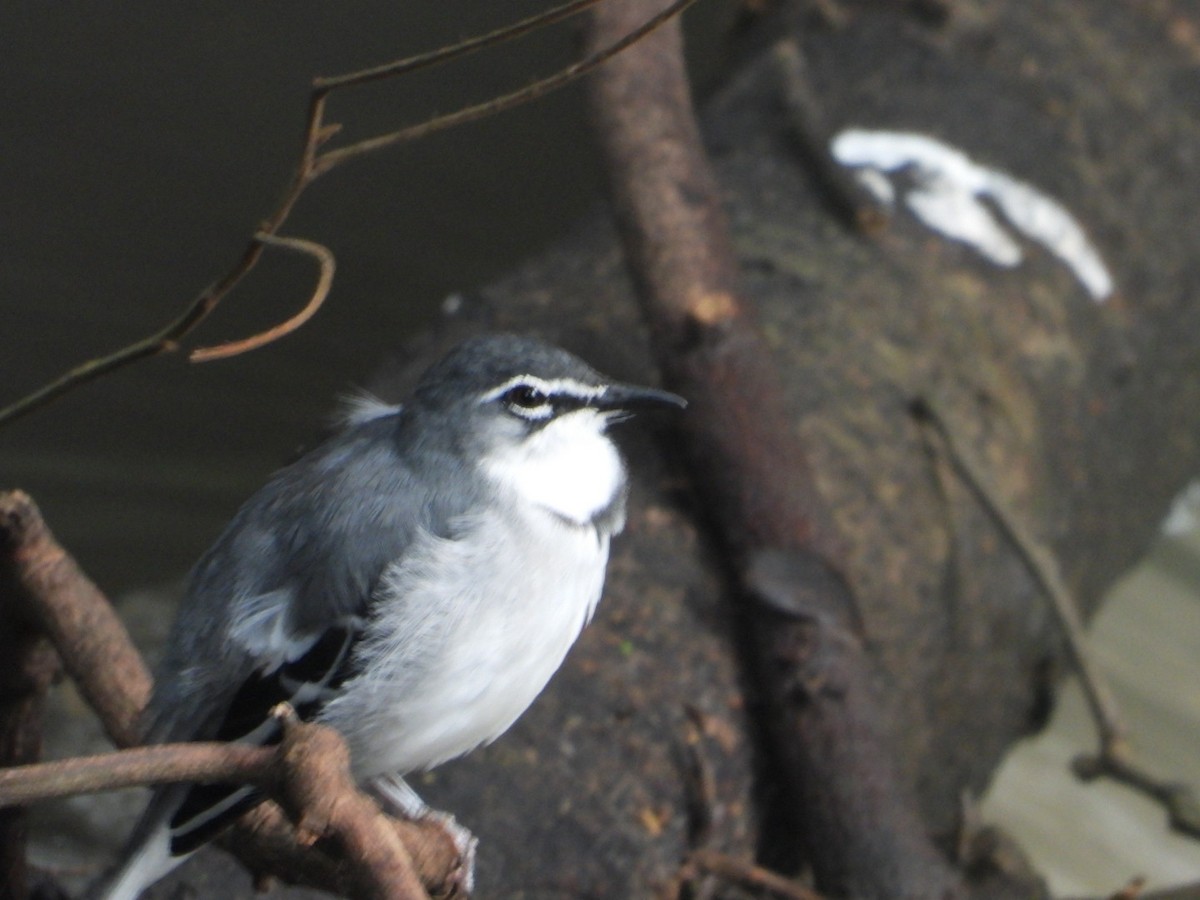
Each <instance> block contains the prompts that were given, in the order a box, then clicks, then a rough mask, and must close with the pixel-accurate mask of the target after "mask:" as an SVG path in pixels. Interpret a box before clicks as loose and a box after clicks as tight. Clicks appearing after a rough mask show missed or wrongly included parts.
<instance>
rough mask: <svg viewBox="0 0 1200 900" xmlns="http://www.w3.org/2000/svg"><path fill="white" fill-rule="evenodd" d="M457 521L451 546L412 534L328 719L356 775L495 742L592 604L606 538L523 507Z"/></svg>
mask: <svg viewBox="0 0 1200 900" xmlns="http://www.w3.org/2000/svg"><path fill="white" fill-rule="evenodd" d="M464 525H465V526H466V527H465V533H464V534H463V536H462V537H461V538H459V539H456V540H445V539H440V538H435V537H433V536H431V535H425V536H423V537H422V538H419V539H418V541H417V546H415V547H414V548H413V550H412V552H410V553H409V554H407V555H406V561H405V562H402V563H400V564H398V565H396V566H393V567H392V569H390V570H389V571H388V573H387V576H386V578H385V584H384V587H383V591H382V594H381V596H380V598H379V603H378V606H377V610H378V612H377V614H376V616H375V617H374V618H373V619H372V621H371V623H370V625H369V626H368V631H367V634H366V636H365V637H364V640H363V643H362V645H361V646H360V648H359V655H360V657H365V658H369V659H371V660H372V663H371V671H370V673H369V674H365V675H362V676H359V677H358V678H355V679H353V680H351V681H350V682H348V683H347V684H346V686H345V691H344V693H343V695H342V696H340V697H338V698H337V699H335V700H333V701H332V702H330V703H329V704H328V705H327V706H326V707H325V709H324V711H323V712H322V715H321V718H322V719H323V720H324V721H326V722H328V723H329V724H332V725H334V726H335V727H336V728H338V729H339V730H340V731H341V732H342V733H343V734H344V735H345V736H346V738H347V740H348V741H349V743H350V747H351V753H352V755H353V761H354V769H355V774H356V775H357V776H358V777H359V778H360V779H366V778H370V777H373V776H375V775H379V774H384V773H391V772H398V773H404V772H409V771H413V770H416V769H424V768H429V767H432V766H435V765H437V764H438V763H440V762H443V761H445V760H447V759H452V758H454V757H456V756H460V755H462V754H463V753H466V752H467V751H469V750H471V749H473V748H474V747H476V746H478V745H479V744H481V743H486V742H489V741H492V740H494V739H495V738H497V737H499V736H500V735H501V734H503V733H504V732H505V731H506V730H507V729H508V727H509V726H510V725H511V724H512V723H513V722H514V721H515V720H516V718H517V717H518V716H519V715H520V714H521V713H522V712H524V711H525V709H526V708H527V707H528V706H529V704H530V703H532V702H533V700H534V699H535V698H536V697H537V695H538V694H539V693H540V692H541V690H542V688H543V687H544V686H545V684H546V682H547V681H548V680H549V679H550V676H551V675H553V674H554V672H555V671H556V670H557V669H558V667H559V665H560V664H561V663H562V660H563V658H564V657H565V656H566V653H567V651H568V649H570V647H571V644H573V643H574V641H575V639H576V637H578V635H579V632H580V631H581V630H582V628H583V626H584V625H585V624H586V623H587V621H588V620H589V619H590V618H591V615H592V612H593V611H594V609H595V607H596V603H597V602H598V601H599V599H600V592H601V589H602V587H603V583H604V569H605V565H606V563H607V561H608V545H609V538H608V535H607V534H602V533H599V532H597V530H596V529H595V528H593V527H591V526H587V527H580V526H574V525H570V524H568V523H565V522H563V521H562V519H560V518H558V515H557V514H551V513H550V512H548V511H547V510H544V509H541V508H537V507H530V506H527V505H524V504H512V505H511V506H508V508H504V507H500V508H497V509H495V510H493V511H491V512H490V513H487V514H484V515H481V516H479V517H476V518H475V519H474V520H472V521H471V522H468V523H464ZM416 560H420V562H416Z"/></svg>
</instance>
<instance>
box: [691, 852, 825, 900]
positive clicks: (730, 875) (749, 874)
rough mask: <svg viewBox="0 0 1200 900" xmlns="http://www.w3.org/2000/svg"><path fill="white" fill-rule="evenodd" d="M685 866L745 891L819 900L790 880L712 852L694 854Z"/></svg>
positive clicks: (809, 889)
mask: <svg viewBox="0 0 1200 900" xmlns="http://www.w3.org/2000/svg"><path fill="white" fill-rule="evenodd" d="M688 862H689V864H690V865H691V866H692V867H694V868H696V869H700V870H701V871H704V872H710V873H711V874H713V875H718V876H720V877H721V878H724V879H725V880H726V881H735V882H737V883H739V884H742V885H744V886H746V887H749V888H754V889H756V890H762V891H767V892H769V893H771V894H774V895H775V896H776V897H783V898H785V900H823V898H822V896H821V895H820V894H818V893H817V892H816V891H814V890H812V889H811V888H807V887H805V886H804V885H802V884H800V883H799V882H796V881H793V880H792V879H790V878H785V877H784V876H782V875H780V874H778V873H777V872H772V871H770V870H769V869H764V868H763V867H762V866H758V865H755V864H754V863H752V862H747V861H745V860H740V859H738V858H736V857H733V856H729V855H728V854H726V853H719V852H717V851H716V850H697V851H696V852H695V853H693V854H692V855H691V856H690V857H688Z"/></svg>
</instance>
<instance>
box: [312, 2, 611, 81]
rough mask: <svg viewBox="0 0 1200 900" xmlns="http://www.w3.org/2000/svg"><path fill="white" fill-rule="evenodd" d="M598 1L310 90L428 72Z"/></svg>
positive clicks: (548, 13)
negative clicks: (425, 70) (422, 71)
mask: <svg viewBox="0 0 1200 900" xmlns="http://www.w3.org/2000/svg"><path fill="white" fill-rule="evenodd" d="M599 2H600V0H573V2H571V3H564V4H562V5H561V6H556V7H554V8H553V9H548V10H546V11H545V12H541V13H538V14H536V15H533V16H530V17H529V18H528V19H522V20H521V21H520V22H514V23H513V24H512V25H505V26H504V27H503V28H498V29H496V30H495V31H490V32H488V33H487V34H481V35H479V36H477V37H473V38H467V39H466V40H465V41H459V42H458V43H457V44H452V45H451V46H449V47H441V48H439V49H437V50H431V51H430V52H428V53H422V54H419V55H418V56H410V57H408V58H407V59H401V60H397V61H396V62H390V63H385V64H384V65H382V66H372V67H371V68H369V69H360V70H359V71H357V72H348V73H346V74H344V75H334V76H332V77H329V78H316V79H314V80H313V88H314V89H316V90H317V91H324V92H329V91H333V90H337V89H338V88H344V87H351V86H353V85H358V84H366V83H367V82H370V81H379V80H381V79H383V78H392V77H395V76H397V75H404V74H406V73H408V72H415V71H416V70H418V69H427V68H429V67H431V66H437V65H441V64H442V63H447V62H450V61H451V60H454V59H458V58H460V57H463V56H466V55H468V54H470V53H475V52H477V51H479V50H483V49H484V48H486V47H493V46H495V45H496V44H500V43H503V42H504V41H511V40H514V39H516V38H519V37H524V36H525V35H527V34H529V33H530V32H533V31H536V30H537V29H539V28H542V27H543V26H546V25H553V24H554V23H555V22H561V21H562V20H563V19H566V18H569V17H570V16H573V15H575V14H576V13H579V12H583V11H584V10H585V9H587V8H588V7H589V6H592V5H593V4H596V3H599Z"/></svg>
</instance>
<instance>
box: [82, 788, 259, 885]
mask: <svg viewBox="0 0 1200 900" xmlns="http://www.w3.org/2000/svg"><path fill="white" fill-rule="evenodd" d="M262 801H263V794H262V793H261V792H260V791H259V790H258V789H257V788H254V787H250V786H248V785H227V784H176V785H168V786H166V787H163V788H160V789H159V790H158V791H156V792H155V794H154V796H153V797H152V798H151V800H150V805H149V806H148V807H146V811H145V813H143V814H142V818H141V820H140V821H139V822H138V824H137V826H136V827H135V828H134V829H133V834H132V835H130V838H129V841H128V842H127V843H126V845H125V849H124V851H123V852H122V854H121V859H120V861H119V862H118V863H117V865H116V866H115V867H114V868H113V869H112V870H111V871H110V872H109V873H108V874H107V875H105V876H104V877H103V878H101V879H100V880H99V881H98V882H97V883H96V884H94V885H93V886H92V887H91V889H90V890H89V891H88V893H87V894H86V895H85V900H137V898H138V896H140V895H141V893H142V891H144V890H146V888H148V887H149V886H150V885H152V884H154V882H156V881H158V880H159V879H160V878H162V877H163V876H164V875H166V874H167V873H168V872H170V871H171V870H172V869H174V868H175V867H176V866H178V865H179V864H180V863H182V862H183V861H184V860H185V859H187V858H188V857H189V856H191V855H192V854H193V853H194V852H196V850H198V849H199V848H200V847H202V846H203V845H204V844H206V843H208V841H210V840H211V839H212V838H214V837H215V836H216V835H217V834H219V833H220V832H221V831H223V830H224V829H225V827H226V826H227V825H229V824H230V823H231V822H233V821H234V820H235V819H237V817H238V816H240V815H241V814H242V813H243V812H245V811H246V810H248V809H251V808H253V807H255V806H257V805H258V804H259V803H261V802H262Z"/></svg>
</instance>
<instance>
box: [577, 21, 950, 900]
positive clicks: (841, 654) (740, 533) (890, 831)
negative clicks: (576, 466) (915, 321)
mask: <svg viewBox="0 0 1200 900" xmlns="http://www.w3.org/2000/svg"><path fill="white" fill-rule="evenodd" d="M647 5H648V3H647V0H612V2H608V3H604V4H602V5H601V6H599V7H597V8H596V9H595V10H594V11H593V13H592V21H593V23H594V24H593V33H592V35H591V37H590V40H591V41H592V42H593V43H602V42H605V41H607V40H609V39H610V38H611V36H612V35H613V34H620V33H623V32H624V31H625V30H627V29H628V27H629V23H630V22H631V21H635V20H639V19H641V18H642V17H644V16H645V14H646V8H647ZM591 87H592V91H591V100H592V106H593V118H594V123H595V130H596V133H597V136H598V139H599V141H600V142H601V145H602V147H603V150H604V152H605V155H606V157H607V166H606V169H607V172H608V175H609V179H610V192H611V194H612V196H613V204H614V208H615V212H616V216H617V222H618V225H619V228H620V232H621V236H622V239H623V241H624V246H625V251H626V257H627V259H628V260H629V265H630V269H631V274H632V276H633V279H634V282H635V285H636V286H637V289H638V295H639V298H640V300H641V302H642V305H643V308H644V310H645V315H646V318H647V319H648V321H649V323H650V326H651V329H652V332H653V334H654V337H655V341H654V347H655V350H656V352H657V353H658V357H659V362H660V364H661V366H662V369H663V372H664V377H665V379H666V381H667V382H668V384H669V385H670V386H671V387H672V389H673V390H676V391H678V392H679V393H681V394H683V395H684V396H686V397H687V398H688V400H689V401H690V403H691V407H690V409H689V411H688V415H687V416H686V417H683V421H682V423H681V424H682V427H683V428H684V429H685V431H686V435H685V440H684V441H683V444H684V446H685V447H687V448H689V449H690V450H692V451H693V452H692V455H691V456H690V458H689V462H690V464H691V467H692V470H693V480H694V483H695V484H697V485H703V486H704V491H705V496H704V497H703V501H704V503H705V505H706V506H707V507H708V509H709V511H710V512H711V513H712V516H713V519H714V521H715V522H716V523H717V527H718V529H719V531H720V535H721V537H722V538H723V539H724V540H725V543H726V546H727V548H728V549H729V550H730V552H731V555H732V557H733V560H734V564H735V565H736V566H737V567H738V570H739V572H740V575H741V579H742V584H743V586H744V587H745V589H746V595H747V596H749V597H756V598H758V599H760V600H762V601H764V602H763V603H762V604H748V605H747V606H746V607H745V614H746V615H747V617H748V618H749V621H750V633H751V639H752V641H753V645H754V646H753V648H752V650H751V651H750V655H751V658H752V659H753V660H754V662H755V663H756V665H757V666H758V669H759V673H758V674H759V677H760V679H761V681H762V683H763V686H764V688H765V691H766V693H767V696H768V700H769V708H768V710H767V713H766V714H767V716H768V717H769V718H768V726H769V729H770V732H771V735H772V750H773V751H774V755H775V756H776V758H777V759H778V761H779V763H780V766H781V770H782V775H783V776H784V779H785V783H786V785H787V787H788V788H789V793H790V795H791V797H792V798H793V801H794V816H795V818H796V820H797V822H798V823H799V827H798V829H797V830H798V838H799V841H798V843H800V846H799V847H797V851H798V852H800V853H803V854H804V855H806V857H807V858H808V859H809V860H810V861H811V863H812V866H813V870H814V873H815V875H816V879H817V884H818V886H819V887H820V888H821V889H822V890H827V891H829V892H830V893H833V894H839V895H841V894H845V895H849V896H860V897H886V896H929V897H934V896H937V897H955V896H960V895H961V894H962V892H963V887H962V882H961V878H960V877H959V875H958V874H957V873H956V872H955V871H954V870H953V869H952V867H951V866H950V865H949V864H948V863H947V862H946V860H945V859H944V858H943V857H942V855H941V854H940V853H938V851H937V850H936V848H935V847H934V846H933V844H932V842H931V840H930V838H929V835H928V834H927V832H926V829H925V827H924V824H923V822H922V821H921V816H920V812H919V809H918V806H917V800H916V795H915V789H914V786H913V785H911V784H907V783H905V782H904V781H903V779H902V778H901V777H900V775H899V774H898V773H897V771H896V766H895V762H894V758H895V752H894V748H893V736H892V735H891V734H890V733H889V732H888V731H887V730H886V729H885V727H884V724H883V721H882V717H881V716H880V713H879V709H878V707H877V704H876V698H875V697H874V694H873V688H872V681H871V670H870V666H871V661H870V659H869V657H868V655H867V654H866V653H865V652H864V651H863V650H862V648H861V645H860V643H859V641H858V639H857V635H856V625H857V612H856V609H855V598H854V595H853V593H852V591H851V589H850V586H849V585H848V584H847V582H846V580H845V578H844V576H843V575H842V572H841V566H840V563H839V560H840V559H841V558H842V555H843V554H842V551H841V547H840V544H841V541H840V537H839V534H838V532H837V529H836V527H835V525H834V524H833V518H832V516H831V515H830V512H829V511H828V510H827V509H826V508H825V505H824V502H823V501H822V499H821V495H820V492H819V491H818V490H817V486H816V484H815V480H814V476H813V473H812V469H811V466H810V463H809V453H808V448H807V447H806V446H805V445H804V443H803V442H802V441H801V439H800V438H799V436H798V433H797V429H796V428H795V423H794V420H793V418H792V417H791V416H790V415H789V411H788V410H787V409H786V408H785V405H784V400H783V397H784V391H783V388H782V385H781V384H780V381H779V375H778V373H777V371H776V370H775V369H774V367H773V364H772V353H771V351H770V348H769V346H768V344H767V342H766V340H765V339H764V337H763V334H762V332H761V329H760V327H759V324H758V322H757V317H756V314H755V311H754V309H753V307H752V305H751V304H750V303H749V302H748V301H747V298H745V297H744V296H743V295H742V294H741V291H740V288H739V284H738V281H739V275H738V263H737V257H736V254H735V252H734V249H733V242H732V238H731V236H730V233H729V226H728V222H727V220H726V217H725V213H724V210H723V208H722V205H721V191H720V188H719V186H718V185H717V182H716V179H715V176H714V175H713V173H712V171H711V169H710V167H709V164H708V160H707V158H706V156H705V153H704V149H703V144H702V141H701V137H700V132H699V127H698V125H697V124H696V121H695V117H694V114H693V112H692V107H691V95H690V89H689V86H688V82H687V76H686V71H685V68H684V64H683V54H682V39H681V34H680V29H679V27H678V23H676V22H673V23H671V25H669V26H668V27H666V28H663V29H661V30H660V31H659V32H658V33H656V34H655V35H653V36H651V37H650V38H648V39H646V40H644V41H642V42H640V43H639V44H638V45H637V46H636V47H635V48H633V49H632V50H631V51H630V52H629V53H626V54H623V55H622V56H621V57H619V58H618V59H616V60H614V61H613V62H612V63H611V64H610V65H608V66H606V67H605V68H604V69H602V70H601V71H600V72H598V73H597V74H596V76H594V78H593V79H592V81H591ZM801 299H802V298H797V302H800V300H801Z"/></svg>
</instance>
